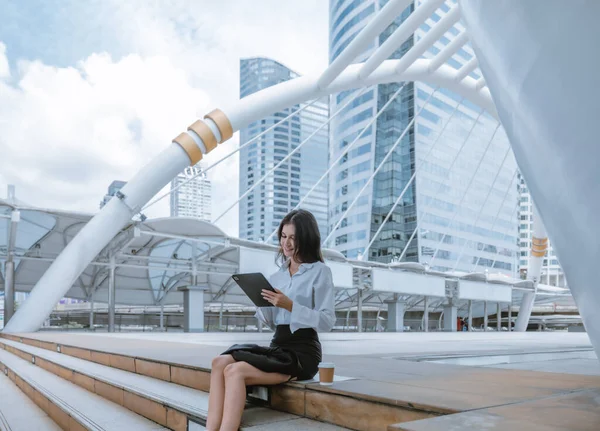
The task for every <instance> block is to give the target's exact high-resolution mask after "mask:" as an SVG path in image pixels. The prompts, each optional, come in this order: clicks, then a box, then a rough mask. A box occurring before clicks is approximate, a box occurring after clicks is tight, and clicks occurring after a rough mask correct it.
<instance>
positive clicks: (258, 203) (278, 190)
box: [239, 57, 329, 243]
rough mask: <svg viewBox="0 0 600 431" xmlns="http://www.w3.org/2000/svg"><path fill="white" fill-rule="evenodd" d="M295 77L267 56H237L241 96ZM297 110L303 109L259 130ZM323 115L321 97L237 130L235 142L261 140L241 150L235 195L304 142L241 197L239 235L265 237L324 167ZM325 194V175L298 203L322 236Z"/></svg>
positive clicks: (325, 135) (325, 108)
mask: <svg viewBox="0 0 600 431" xmlns="http://www.w3.org/2000/svg"><path fill="white" fill-rule="evenodd" d="M298 76H299V75H298V74H297V73H296V72H294V71H293V70H290V69H289V68H287V67H286V66H284V65H283V64H281V63H279V62H277V61H275V60H272V59H269V58H263V57H256V58H246V59H242V60H241V61H240V98H244V97H247V96H249V95H251V94H253V93H256V92H258V91H260V90H263V89H265V88H268V87H271V86H273V85H276V84H279V83H281V82H285V81H289V80H290V79H294V78H297V77H298ZM299 108H304V110H302V111H301V112H299V113H298V114H296V115H292V116H291V117H290V118H289V119H288V120H287V121H284V122H282V123H281V124H278V125H277V127H275V128H274V129H273V130H271V131H269V132H267V133H264V132H265V131H266V130H267V129H269V128H271V127H272V126H274V125H275V124H277V123H279V122H280V121H281V120H283V119H284V118H286V117H287V116H288V115H290V114H291V113H292V112H293V111H296V110H298V109H299ZM328 117H329V104H328V101H327V99H326V98H324V99H322V100H319V101H316V102H314V103H313V104H312V105H310V106H306V105H304V104H300V105H296V106H293V107H291V108H287V109H284V110H282V111H279V112H274V113H273V114H271V115H268V116H266V117H264V118H261V119H259V120H256V121H254V122H253V123H251V124H249V125H248V127H245V128H244V129H242V130H240V146H242V145H244V144H246V143H247V142H249V141H250V140H253V139H255V137H256V136H257V135H259V134H261V133H264V134H263V136H262V137H261V138H260V139H258V140H256V141H255V142H253V143H251V144H250V145H248V146H246V147H244V148H242V149H241V150H240V179H239V181H240V183H239V184H240V195H242V194H244V193H246V192H247V191H248V189H250V188H251V187H252V186H254V184H255V183H257V182H258V181H260V180H261V178H262V177H263V176H265V175H267V173H268V172H269V171H270V170H271V169H273V168H274V167H275V166H276V165H277V164H278V163H280V162H282V160H283V159H284V158H286V157H287V156H288V155H289V154H290V153H291V152H292V151H294V150H295V149H296V148H297V147H298V146H299V145H300V144H301V143H302V142H304V144H303V145H302V147H301V148H300V150H298V151H297V152H295V153H294V154H293V155H292V156H291V157H290V158H289V159H287V160H286V162H285V163H281V165H279V167H278V168H277V169H276V170H275V171H274V172H273V173H272V174H271V175H267V177H266V179H265V181H263V182H262V183H261V184H260V185H258V186H257V187H256V188H255V189H254V190H253V191H252V193H250V194H248V196H246V197H245V198H244V199H242V200H241V201H240V206H239V235H240V238H242V239H249V240H252V241H265V240H266V239H267V238H268V237H269V236H270V235H271V233H272V232H273V231H274V230H275V229H277V227H278V226H279V222H280V221H281V219H282V218H283V217H284V216H285V215H286V214H287V213H288V212H289V211H290V210H292V209H293V208H294V207H296V206H297V205H298V204H299V203H300V200H302V199H303V198H304V197H305V196H307V195H308V192H309V191H310V190H311V189H312V188H313V186H315V184H316V183H317V181H318V180H319V179H320V178H321V177H322V176H323V174H324V173H325V172H326V171H327V167H328V161H329V155H328V146H329V144H328V142H329V127H328V126H324V124H325V123H327V119H328ZM319 128H320V129H319ZM327 193H328V182H327V179H324V180H323V181H321V182H320V183H319V184H318V185H317V186H316V187H315V189H314V190H313V191H312V192H311V193H310V195H308V198H307V199H306V200H305V201H304V202H303V203H302V205H300V208H302V209H306V210H308V211H310V212H312V213H313V214H314V216H315V218H316V220H317V223H318V224H319V230H320V232H321V238H325V237H326V236H327V207H328V197H327ZM271 242H275V243H276V242H277V238H276V237H275V238H272V239H271Z"/></svg>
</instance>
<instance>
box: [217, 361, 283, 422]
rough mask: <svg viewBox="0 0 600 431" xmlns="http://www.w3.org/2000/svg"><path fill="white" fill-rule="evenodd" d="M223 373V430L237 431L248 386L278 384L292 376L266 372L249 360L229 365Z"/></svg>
mask: <svg viewBox="0 0 600 431" xmlns="http://www.w3.org/2000/svg"><path fill="white" fill-rule="evenodd" d="M223 374H224V376H225V402H224V414H223V422H222V423H221V431H237V430H238V428H239V427H240V423H241V421H242V414H243V413H244V406H245V404H246V386H249V385H277V384H279V383H283V382H286V381H287V380H288V379H289V378H290V376H286V375H285V374H279V373H265V372H264V371H261V370H259V369H258V368H256V367H253V366H252V365H250V364H248V363H247V362H236V363H234V364H230V365H227V366H226V367H225V371H224V373H223Z"/></svg>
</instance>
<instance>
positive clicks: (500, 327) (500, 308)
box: [496, 302, 502, 332]
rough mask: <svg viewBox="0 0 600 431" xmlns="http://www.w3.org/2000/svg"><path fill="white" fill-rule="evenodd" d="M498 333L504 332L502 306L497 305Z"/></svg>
mask: <svg viewBox="0 0 600 431" xmlns="http://www.w3.org/2000/svg"><path fill="white" fill-rule="evenodd" d="M496 331H498V332H500V331H502V304H500V303H499V302H498V303H497V304H496Z"/></svg>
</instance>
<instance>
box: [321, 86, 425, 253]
mask: <svg viewBox="0 0 600 431" xmlns="http://www.w3.org/2000/svg"><path fill="white" fill-rule="evenodd" d="M436 91H437V88H436V89H435V90H434V91H433V92H432V93H431V94H430V95H429V97H428V98H427V100H426V101H425V103H424V104H423V106H421V108H420V109H419V112H417V113H416V114H415V115H413V117H412V119H411V120H410V121H409V122H408V124H407V125H406V127H405V128H404V130H403V131H402V133H401V134H400V136H399V137H398V139H397V140H396V142H394V145H392V148H391V149H390V150H389V151H388V152H387V154H386V155H385V157H384V158H383V160H382V161H381V162H380V163H379V166H377V169H375V170H374V171H373V173H372V174H371V176H370V177H369V179H368V180H367V182H366V183H365V185H364V186H363V187H362V189H360V191H359V192H358V194H357V195H356V197H355V198H354V200H353V201H352V203H351V204H350V205H349V206H348V208H346V211H344V213H343V214H342V216H341V217H340V219H339V220H338V221H337V223H336V224H335V226H334V227H333V229H331V232H329V235H327V238H325V241H323V244H327V242H328V241H329V239H330V238H331V236H332V235H333V234H334V233H335V231H336V230H337V228H338V227H339V226H340V224H342V221H343V220H344V218H346V216H347V215H348V213H349V212H350V210H351V209H352V208H354V205H356V203H357V202H358V200H359V199H360V197H361V195H362V194H363V192H364V191H365V190H366V189H367V187H369V184H371V181H373V179H374V178H375V176H376V175H377V173H378V172H379V171H380V170H381V168H383V166H384V165H385V162H386V161H387V159H388V158H389V157H390V156H391V155H392V154H394V150H395V149H396V147H397V146H398V144H400V142H401V141H402V139H404V136H406V134H407V133H408V131H409V130H410V128H411V127H412V125H413V124H415V120H416V119H417V117H418V116H419V115H420V114H421V112H423V109H425V106H427V104H428V103H429V101H430V100H431V98H432V97H433V95H434V93H435V92H436Z"/></svg>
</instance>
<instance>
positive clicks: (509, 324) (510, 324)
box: [508, 301, 512, 332]
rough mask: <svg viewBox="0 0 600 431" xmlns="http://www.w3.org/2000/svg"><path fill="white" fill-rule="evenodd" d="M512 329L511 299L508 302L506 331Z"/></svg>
mask: <svg viewBox="0 0 600 431" xmlns="http://www.w3.org/2000/svg"><path fill="white" fill-rule="evenodd" d="M511 331H512V301H511V303H510V304H508V332H511Z"/></svg>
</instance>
